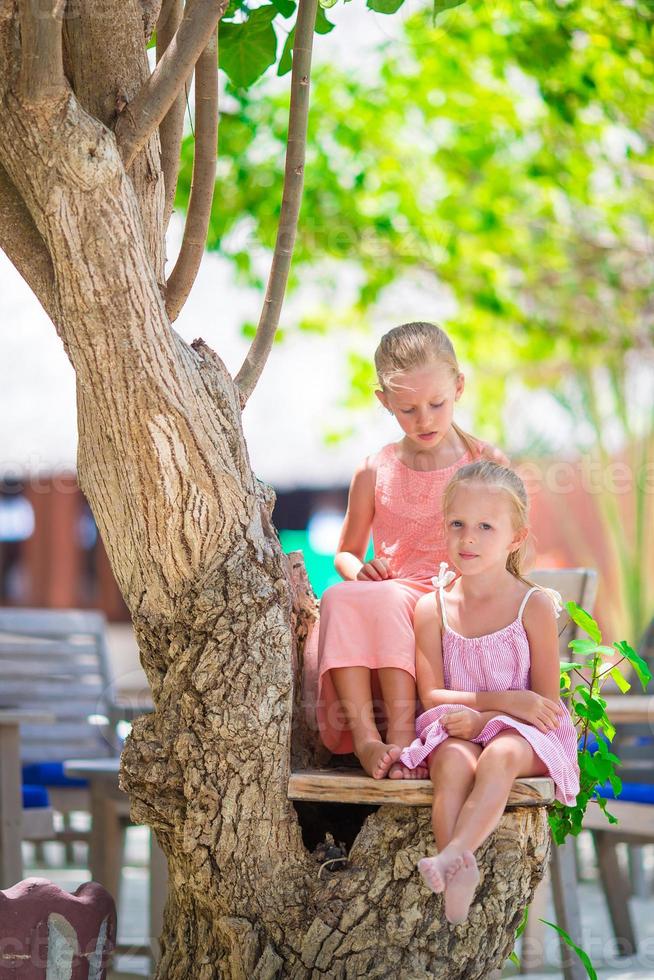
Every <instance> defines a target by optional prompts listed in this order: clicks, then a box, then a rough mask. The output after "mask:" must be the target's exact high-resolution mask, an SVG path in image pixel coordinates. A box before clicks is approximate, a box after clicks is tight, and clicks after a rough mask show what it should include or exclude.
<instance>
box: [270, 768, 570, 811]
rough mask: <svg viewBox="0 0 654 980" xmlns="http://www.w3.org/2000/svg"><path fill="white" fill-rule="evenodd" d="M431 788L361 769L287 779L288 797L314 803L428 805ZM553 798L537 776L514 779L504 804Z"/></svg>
mask: <svg viewBox="0 0 654 980" xmlns="http://www.w3.org/2000/svg"><path fill="white" fill-rule="evenodd" d="M432 792H433V787H432V784H431V780H429V779H415V780H414V779H372V777H371V776H367V775H366V773H365V772H364V771H363V769H346V768H335V769H310V770H309V769H304V770H302V769H300V770H298V771H297V772H294V773H291V776H290V779H289V781H288V798H289V800H302V801H304V802H309V801H311V802H314V803H328V802H329V803H368V804H373V805H374V804H377V805H379V806H382V805H384V804H388V803H391V804H393V803H394V804H397V805H401V806H431V803H432ZM553 801H554V783H553V781H552V780H551V779H548V778H546V777H536V778H533V779H518V780H516V781H515V783H514V784H513V790H512V791H511V795H510V796H509V802H508V804H507V806H508V807H516V806H546V805H547V804H548V803H552V802H553Z"/></svg>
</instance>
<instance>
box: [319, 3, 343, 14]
mask: <svg viewBox="0 0 654 980" xmlns="http://www.w3.org/2000/svg"><path fill="white" fill-rule="evenodd" d="M318 3H319V7H318V12H320V10H321V9H322V8H323V7H326V8H327V10H329V8H330V7H335V6H336V4H337V3H338V0H318Z"/></svg>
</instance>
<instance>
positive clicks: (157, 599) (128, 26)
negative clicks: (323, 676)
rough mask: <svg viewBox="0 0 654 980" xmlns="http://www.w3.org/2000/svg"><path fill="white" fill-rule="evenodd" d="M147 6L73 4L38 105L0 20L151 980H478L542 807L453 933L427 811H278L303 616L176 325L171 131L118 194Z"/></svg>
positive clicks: (507, 845) (20, 255)
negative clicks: (341, 860)
mask: <svg viewBox="0 0 654 980" xmlns="http://www.w3.org/2000/svg"><path fill="white" fill-rule="evenodd" d="M52 3H53V4H54V5H55V6H56V3H55V0H52ZM46 6H47V4H46ZM153 7H156V4H152V3H146V4H143V3H142V2H138V0H120V2H119V0H106V2H105V3H103V4H101V5H98V6H97V8H96V7H95V6H94V5H93V4H90V3H89V4H84V3H82V4H80V5H79V11H80V17H81V20H80V21H79V22H76V23H70V24H68V25H67V27H66V30H65V31H64V41H65V52H64V54H65V58H64V62H65V64H66V76H67V77H64V76H63V74H62V77H61V78H60V79H57V78H56V77H55V78H54V79H53V80H52V81H51V82H49V83H48V84H49V87H48V89H47V91H44V90H43V89H40V90H35V88H34V87H25V85H24V84H23V83H24V78H22V77H21V75H20V67H21V66H20V58H19V31H18V12H17V11H18V6H17V3H15V2H14V0H0V96H1V97H2V110H1V115H0V165H1V167H2V170H3V173H4V174H6V183H7V186H8V187H9V189H10V192H11V195H13V196H12V199H11V200H12V208H13V212H12V213H14V214H17V215H18V218H17V225H18V224H19V223H20V222H22V224H23V225H24V235H25V236H31V238H30V240H31V241H34V242H36V244H37V245H38V246H39V248H38V249H36V251H38V252H40V254H36V255H34V261H33V263H32V264H30V260H29V254H28V251H27V250H26V249H25V248H24V247H23V248H21V247H19V246H20V241H18V233H19V232H20V227H18V231H17V232H16V236H17V237H16V238H15V239H12V238H11V236H8V237H6V238H5V239H3V241H6V242H8V245H7V248H8V250H9V252H11V251H12V250H13V251H14V252H15V255H16V256H17V260H16V264H17V267H20V271H21V273H22V274H23V275H24V276H25V278H26V279H27V280H28V282H30V284H31V285H32V288H34V289H35V292H36V293H37V295H38V298H39V299H40V300H41V302H42V303H43V305H44V306H45V308H46V309H47V310H48V311H49V313H50V314H51V316H52V319H53V322H54V325H55V327H56V329H57V331H58V333H59V336H60V337H61V339H62V341H63V343H64V346H65V349H66V352H67V354H68V356H69V358H70V360H71V362H72V364H73V366H74V368H75V371H76V377H77V399H78V418H79V454H78V474H79V482H80V485H81V486H82V488H83V490H84V492H85V494H86V496H87V498H88V500H89V503H90V505H91V508H92V510H93V514H94V516H95V519H96V522H97V524H98V527H99V529H100V532H101V535H102V538H103V541H104V544H105V547H106V549H107V553H108V555H109V558H110V561H111V565H112V568H113V571H114V574H115V577H116V580H117V582H118V584H119V586H120V589H121V591H122V594H123V596H124V598H125V601H126V603H127V605H128V607H129V610H130V613H131V616H132V619H133V623H134V628H135V631H136V636H137V639H138V643H139V648H140V652H141V659H142V663H143V666H144V669H145V671H146V673H147V676H148V679H149V682H150V685H151V688H152V696H153V700H154V708H155V710H154V712H153V714H152V715H149V716H147V717H144V718H141V719H139V720H138V721H137V722H136V723H135V725H134V728H133V731H132V734H131V736H130V737H129V739H128V741H127V745H126V748H125V752H124V754H123V765H122V773H121V779H122V785H123V787H124V788H125V789H126V790H127V792H128V793H129V795H130V797H131V802H132V813H133V816H134V818H135V819H136V820H137V821H140V822H144V823H147V824H149V825H150V826H151V827H153V828H154V830H155V832H156V834H157V837H158V840H159V842H160V844H161V846H162V848H163V850H164V852H165V853H166V855H167V858H168V863H169V870H170V892H169V898H168V903H167V906H166V912H165V928H164V935H163V937H162V956H161V962H160V966H159V971H158V976H159V977H161V978H167V980H174V978H179V980H188V978H189V977H193V978H198V980H205V978H206V980H208V978H214V977H215V978H217V977H225V978H234V980H236V978H243V980H251V978H259V980H264V978H273V977H293V978H300V977H301V978H308V977H360V976H367V977H397V976H406V977H411V978H412V980H417V978H421V977H425V978H426V977H447V978H448V980H455V978H457V977H461V978H464V977H465V978H466V980H474V978H477V977H478V978H482V977H487V976H488V975H489V973H490V972H491V971H492V970H493V969H494V968H496V967H499V966H501V964H502V963H503V961H504V959H505V958H506V956H507V955H508V953H509V952H510V950H511V948H512V943H513V935H514V933H515V929H516V928H517V926H518V924H519V922H520V919H521V916H522V912H523V909H524V907H525V905H526V904H527V902H528V901H529V900H530V899H531V896H532V894H533V891H534V888H535V886H536V884H537V883H538V881H539V880H540V878H541V876H542V873H543V867H544V861H545V858H546V854H547V850H548V833H547V821H546V812H545V809H544V808H527V807H525V808H522V809H516V810H513V811H511V812H507V813H506V814H505V816H504V818H503V819H502V822H501V824H500V827H499V829H498V830H497V832H496V833H495V834H494V835H493V836H492V838H491V839H490V840H489V841H488V842H487V844H486V845H485V846H484V847H483V848H482V849H481V854H480V862H479V863H480V868H481V875H482V877H481V884H480V887H479V890H478V893H477V897H476V899H475V904H474V905H473V908H472V911H471V915H470V918H469V920H468V922H467V923H466V924H465V925H463V926H460V927H457V928H456V929H453V928H452V927H449V926H448V925H447V923H446V922H445V920H444V917H443V911H442V904H441V900H440V898H436V897H434V896H433V895H431V893H429V892H428V891H427V890H426V888H425V887H424V886H423V885H422V883H421V880H420V878H419V876H418V875H417V873H416V867H415V865H416V860H417V859H418V857H420V856H421V855H423V854H424V853H426V852H427V851H428V850H430V848H431V847H432V843H431V841H432V838H431V830H430V825H429V814H428V813H427V812H426V811H425V810H423V809H412V808H409V807H395V806H384V807H381V808H379V809H378V810H376V811H373V812H371V808H369V807H368V808H355V807H352V808H351V807H347V808H345V807H343V808H338V807H331V808H330V807H324V808H315V807H314V808H307V807H302V806H300V805H298V806H297V807H296V806H294V805H293V804H292V803H291V802H289V800H288V799H287V781H288V776H289V772H290V765H291V748H292V750H293V756H294V759H295V761H296V763H297V764H300V765H304V766H306V765H309V764H311V762H312V761H315V760H316V759H319V758H321V750H320V749H319V747H318V746H317V744H316V742H315V733H313V732H311V731H310V729H309V728H308V727H307V723H306V720H305V719H304V718H303V715H302V712H301V710H299V709H300V707H301V705H300V693H299V692H300V688H301V685H300V683H299V678H300V676H301V673H302V644H303V640H304V638H305V637H306V632H307V629H308V626H309V624H310V621H311V619H312V617H313V616H314V615H315V612H314V609H313V604H312V601H311V599H310V598H308V597H307V590H306V583H305V582H303V578H302V569H301V566H300V565H299V562H298V561H297V559H293V560H292V561H291V562H289V560H288V559H287V558H286V557H285V556H284V555H283V554H282V552H281V548H280V545H279V542H278V539H277V536H276V534H275V532H274V529H273V527H272V524H271V519H270V515H271V510H272V503H273V499H274V497H273V494H272V491H271V490H270V489H269V488H268V487H265V486H264V485H263V484H261V483H259V482H258V481H257V480H256V478H255V477H254V475H253V473H252V471H251V468H250V465H249V460H248V454H247V448H246V446H245V442H244V439H243V433H242V427H241V416H240V400H239V392H238V390H237V388H236V386H235V384H234V382H233V380H232V379H231V378H230V376H229V374H228V373H227V371H226V369H225V367H224V365H223V364H222V362H221V361H220V359H219V358H218V357H217V356H216V355H215V354H214V353H213V352H212V351H210V350H209V349H208V348H207V347H206V345H205V344H204V343H203V342H202V341H196V342H195V343H194V344H193V345H191V346H189V345H187V344H186V343H184V342H183V341H182V340H181V339H180V337H179V336H178V335H177V334H175V332H174V331H173V330H172V328H171V326H170V323H169V320H168V318H167V315H166V311H165V306H164V302H163V299H162V282H163V275H162V262H163V242H164V231H163V221H164V186H163V177H162V173H161V168H160V165H159V145H158V136H157V135H156V130H155V134H154V135H153V136H152V137H151V139H150V141H149V143H148V145H147V147H146V149H145V151H144V152H143V153H142V154H140V155H139V156H137V158H136V160H135V162H134V164H133V166H132V167H131V168H130V171H129V172H126V171H125V168H124V166H123V163H122V160H121V155H120V152H119V149H118V146H117V144H116V139H115V136H114V134H113V132H112V129H111V126H112V125H113V122H114V121H115V120H114V119H113V118H112V117H113V110H112V108H111V107H112V105H113V104H114V102H115V100H116V99H118V104H119V105H120V100H123V101H125V100H126V101H127V102H129V100H130V99H131V98H132V97H133V93H134V91H135V90H136V88H137V87H138V86H137V85H136V84H135V82H136V81H139V80H142V78H143V77H144V74H145V73H146V72H147V66H146V65H145V64H144V58H145V53H144V51H143V43H142V35H141V38H140V46H139V45H133V44H127V43H126V42H125V38H126V37H127V36H129V37H130V38H132V37H133V36H134V31H135V30H136V29H137V28H136V26H135V25H136V24H137V21H138V23H139V25H140V26H139V28H138V29H139V30H140V31H141V32H142V31H143V11H144V10H150V11H151V10H152V8H153ZM100 13H102V14H103V16H102V18H101V17H100ZM107 23H111V24H113V25H114V28H113V30H111V31H108V30H107V27H106V25H107ZM39 29H42V25H41V26H40V27H39ZM117 52H119V53H120V57H118V54H117ZM126 52H127V53H126ZM83 63H85V64H86V66H87V67H86V68H84V64H83ZM98 65H99V66H101V70H100V69H98V70H95V69H93V70H90V68H92V66H98ZM99 71H100V78H98V72H99ZM69 79H72V80H73V82H74V84H75V85H76V86H78V88H79V89H80V92H78V91H77V88H76V90H75V92H73V90H72V88H71V87H70V84H69V81H68V80H69ZM92 86H96V88H95V89H94V90H93V92H91V91H88V92H87V91H86V89H87V88H89V89H90V87H92ZM100 88H101V89H102V91H100ZM118 97H119V98H118ZM89 113H94V115H91V114H89ZM3 179H4V177H3ZM2 187H3V185H2V183H0V195H1V194H2ZM2 204H3V202H2V201H1V200H0V215H1V214H2V213H3V210H2ZM17 209H18V210H17ZM25 240H27V239H26V238H24V239H23V244H24V241H25ZM41 244H42V246H43V247H42V249H40V245H41ZM44 256H45V257H46V258H47V261H46V262H45V264H44ZM18 260H20V262H19V261H18ZM48 263H51V269H52V275H49V274H47V275H44V274H43V269H44V268H46V269H47V268H50V266H49V265H48ZM294 704H295V708H296V710H295V729H294V730H292V719H293V706H294ZM346 811H347V812H346ZM327 831H329V832H331V833H332V834H333V836H334V837H335V838H336V839H337V840H346V843H347V845H348V846H349V847H350V852H349V859H348V861H347V864H346V867H345V868H344V869H343V870H340V871H332V872H330V871H329V870H328V868H324V869H322V870H321V868H320V866H319V863H318V862H317V861H316V860H315V859H314V858H313V857H312V855H311V853H310V849H309V847H311V846H312V845H313V844H315V842H316V840H318V839H320V838H321V837H322V836H323V834H324V832H327ZM307 844H308V845H309V847H307V846H306V845H307Z"/></svg>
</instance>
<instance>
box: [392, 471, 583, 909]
mask: <svg viewBox="0 0 654 980" xmlns="http://www.w3.org/2000/svg"><path fill="white" fill-rule="evenodd" d="M443 509H444V513H445V526H446V535H447V553H448V557H449V560H450V564H451V565H453V566H454V568H456V570H457V571H458V572H459V573H460V576H459V577H458V578H456V580H455V581H453V579H455V574H454V572H448V571H446V568H447V566H446V564H445V563H443V564H442V565H441V569H440V574H439V576H438V577H437V578H436V579H434V584H435V585H436V586H437V592H436V594H434V593H432V594H431V595H426V596H424V597H422V598H421V599H420V600H419V602H418V603H417V605H416V609H415V631H416V669H417V678H418V693H419V696H420V701H421V703H422V705H423V708H424V709H425V710H424V713H423V714H421V715H420V716H419V717H418V719H417V721H416V730H417V733H418V737H417V738H416V739H415V741H414V742H413V743H412V744H411V745H410V746H409V747H408V748H406V749H405V750H404V751H403V752H402V755H401V759H402V762H403V763H404V764H405V765H406V766H409V767H411V768H412V769H416V768H418V767H421V766H423V765H424V764H425V763H428V765H429V775H430V776H431V779H432V781H433V784H434V803H433V810H432V824H433V828H434V837H435V839H436V846H437V848H438V851H439V853H438V856H437V857H427V858H422V859H421V860H420V861H419V862H418V867H419V870H420V873H421V874H422V876H423V878H424V880H425V882H426V883H427V885H428V886H429V887H430V888H431V889H432V890H433V891H435V892H442V891H444V892H445V914H446V916H447V918H448V920H449V921H450V922H452V923H455V924H456V923H460V922H463V921H464V920H465V918H466V917H467V915H468V909H469V907H470V903H471V902H472V898H473V895H474V892H475V889H476V887H477V882H478V880H479V872H478V870H477V864H476V861H475V857H474V853H473V852H474V851H475V849H476V848H478V847H479V846H480V845H481V844H482V843H483V842H484V841H485V840H486V838H487V837H488V836H489V835H490V834H491V833H492V832H493V830H494V829H495V827H496V826H497V824H498V822H499V820H500V817H501V816H502V813H503V812H504V808H505V806H506V802H507V800H508V797H509V792H510V790H511V787H512V785H513V781H514V779H516V778H517V777H519V776H550V777H551V778H552V779H553V780H554V783H555V786H556V797H557V799H558V800H560V801H561V802H562V803H565V804H567V805H571V804H573V803H574V802H575V799H576V796H577V793H578V792H579V767H578V763H577V736H576V732H575V728H574V725H573V724H572V720H571V718H570V715H569V713H568V711H567V709H566V707H565V705H564V704H563V702H562V701H561V700H560V698H559V645H558V631H557V623H556V617H557V616H558V615H559V611H560V602H561V597H560V596H559V594H558V592H554V591H553V590H549V589H542V588H540V587H538V586H534V585H532V583H531V582H529V581H528V580H527V579H525V578H523V577H522V574H521V563H522V560H523V557H524V549H525V541H526V538H527V536H528V534H529V528H528V498H527V493H526V491H525V487H524V484H523V482H522V480H521V479H520V477H519V476H518V475H517V474H516V473H514V472H513V471H512V470H510V469H507V468H506V467H504V466H499V465H498V464H496V463H492V462H489V461H486V460H481V461H478V462H475V463H472V464H471V465H469V466H464V467H462V468H460V469H459V470H457V472H456V474H455V475H454V476H453V478H452V480H451V481H450V483H449V484H448V486H447V488H446V490H445V494H444V499H443ZM447 586H449V588H448V589H447V591H446V587H447Z"/></svg>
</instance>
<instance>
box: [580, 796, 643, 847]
mask: <svg viewBox="0 0 654 980" xmlns="http://www.w3.org/2000/svg"><path fill="white" fill-rule="evenodd" d="M606 805H607V808H608V811H609V813H612V814H613V816H614V817H617V818H618V821H619V823H617V824H611V823H609V822H608V820H607V819H606V817H605V816H604V814H603V813H602V811H601V810H600V808H599V806H598V805H597V803H589V804H588V809H587V810H586V813H585V815H584V830H601V831H606V832H607V833H609V834H615V836H616V838H618V839H620V840H622V839H627V838H638V840H639V841H640V843H651V842H652V841H654V806H653V805H652V804H651V803H631V802H622V801H620V800H607V801H606Z"/></svg>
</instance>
